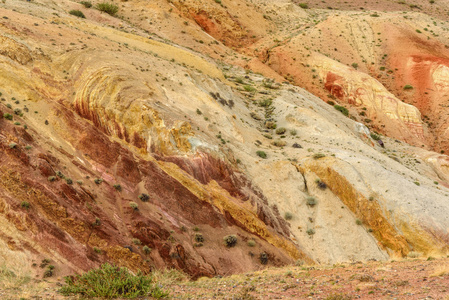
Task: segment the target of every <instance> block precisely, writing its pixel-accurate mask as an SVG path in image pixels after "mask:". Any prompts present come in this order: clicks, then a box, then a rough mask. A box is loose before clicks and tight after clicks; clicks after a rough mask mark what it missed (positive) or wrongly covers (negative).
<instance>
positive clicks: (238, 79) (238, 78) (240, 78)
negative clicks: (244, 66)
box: [235, 77, 243, 84]
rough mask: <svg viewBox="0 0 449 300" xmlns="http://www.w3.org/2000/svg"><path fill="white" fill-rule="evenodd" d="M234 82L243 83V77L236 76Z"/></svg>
mask: <svg viewBox="0 0 449 300" xmlns="http://www.w3.org/2000/svg"><path fill="white" fill-rule="evenodd" d="M235 82H237V83H240V84H242V83H243V78H242V77H237V78H236V79H235Z"/></svg>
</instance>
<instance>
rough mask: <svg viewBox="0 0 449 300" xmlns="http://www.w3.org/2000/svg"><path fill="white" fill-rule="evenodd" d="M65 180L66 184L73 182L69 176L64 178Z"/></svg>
mask: <svg viewBox="0 0 449 300" xmlns="http://www.w3.org/2000/svg"><path fill="white" fill-rule="evenodd" d="M65 181H66V182H67V184H72V183H73V180H72V179H70V178H66V179H65Z"/></svg>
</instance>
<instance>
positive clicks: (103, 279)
mask: <svg viewBox="0 0 449 300" xmlns="http://www.w3.org/2000/svg"><path fill="white" fill-rule="evenodd" d="M152 281H153V279H152V278H151V277H150V276H144V275H143V274H142V273H141V272H138V273H137V275H133V274H131V273H130V272H129V271H128V269H126V268H119V267H116V266H112V265H110V264H108V263H106V264H104V265H102V266H101V267H100V268H99V269H93V270H90V271H89V272H87V273H85V274H83V275H81V276H80V275H76V276H67V277H65V285H64V286H63V287H62V288H61V289H60V292H61V293H62V294H63V295H65V296H69V295H72V294H78V295H80V296H82V297H102V298H119V297H120V298H136V297H139V296H147V295H151V296H152V297H154V298H162V297H165V296H167V295H168V293H166V292H164V291H163V290H161V289H160V288H159V286H158V285H156V284H154V285H153V284H152Z"/></svg>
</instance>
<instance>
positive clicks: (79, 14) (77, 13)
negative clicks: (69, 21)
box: [69, 9, 86, 19]
mask: <svg viewBox="0 0 449 300" xmlns="http://www.w3.org/2000/svg"><path fill="white" fill-rule="evenodd" d="M69 14H71V15H72V16H75V17H78V18H83V19H85V18H86V16H85V15H84V14H83V12H82V11H81V10H77V9H72V10H71V11H69Z"/></svg>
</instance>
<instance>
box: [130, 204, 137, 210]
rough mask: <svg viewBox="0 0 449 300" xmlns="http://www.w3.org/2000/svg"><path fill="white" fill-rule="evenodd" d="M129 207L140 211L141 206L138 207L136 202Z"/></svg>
mask: <svg viewBox="0 0 449 300" xmlns="http://www.w3.org/2000/svg"><path fill="white" fill-rule="evenodd" d="M129 207H131V208H132V209H133V210H139V205H137V203H136V202H129Z"/></svg>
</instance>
